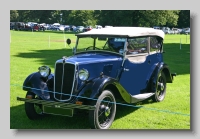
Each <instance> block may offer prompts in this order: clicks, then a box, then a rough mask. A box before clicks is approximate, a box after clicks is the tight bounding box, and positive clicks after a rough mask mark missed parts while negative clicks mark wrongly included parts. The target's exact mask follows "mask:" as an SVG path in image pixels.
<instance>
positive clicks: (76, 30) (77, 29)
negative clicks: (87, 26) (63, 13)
mask: <svg viewBox="0 0 200 139" xmlns="http://www.w3.org/2000/svg"><path fill="white" fill-rule="evenodd" d="M83 29H84V26H77V27H75V28H73V31H74V32H83Z"/></svg>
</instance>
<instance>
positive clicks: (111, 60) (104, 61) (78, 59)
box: [65, 53, 122, 88]
mask: <svg viewBox="0 0 200 139" xmlns="http://www.w3.org/2000/svg"><path fill="white" fill-rule="evenodd" d="M65 62H69V63H74V64H77V65H78V71H79V70H81V69H87V70H88V72H89V78H88V80H91V79H94V78H98V77H99V76H100V74H101V73H102V72H103V74H104V75H107V76H110V77H111V78H114V79H115V78H117V75H118V69H119V68H120V66H121V64H122V56H120V55H115V54H113V55H111V54H109V55H108V54H102V53H89V54H88V53H86V54H80V55H75V56H72V57H69V58H68V59H66V61H65ZM81 82H82V81H81V80H80V79H78V88H80V86H81Z"/></svg>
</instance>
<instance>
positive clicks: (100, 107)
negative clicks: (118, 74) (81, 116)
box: [89, 90, 116, 129]
mask: <svg viewBox="0 0 200 139" xmlns="http://www.w3.org/2000/svg"><path fill="white" fill-rule="evenodd" d="M115 113H116V101H115V97H114V95H113V94H112V92H111V91H109V90H104V91H103V92H102V94H101V95H100V96H99V98H98V100H97V102H96V109H95V110H92V111H90V113H89V121H90V125H91V128H93V129H108V128H109V127H110V126H111V125H112V122H113V120H114V118H115Z"/></svg>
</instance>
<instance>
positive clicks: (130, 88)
mask: <svg viewBox="0 0 200 139" xmlns="http://www.w3.org/2000/svg"><path fill="white" fill-rule="evenodd" d="M161 61H162V55H161V54H152V55H148V56H147V57H146V60H145V62H143V63H134V62H131V61H129V60H128V59H126V60H125V63H124V68H125V69H128V71H126V70H124V71H123V73H122V75H121V78H120V80H119V82H120V84H121V85H122V86H123V87H124V88H125V89H126V91H127V92H129V93H130V94H131V95H137V94H140V93H142V92H141V91H142V90H145V89H146V88H147V85H148V83H149V80H150V77H151V76H150V75H152V73H153V71H154V70H155V68H156V65H157V64H155V63H156V62H157V63H159V62H161Z"/></svg>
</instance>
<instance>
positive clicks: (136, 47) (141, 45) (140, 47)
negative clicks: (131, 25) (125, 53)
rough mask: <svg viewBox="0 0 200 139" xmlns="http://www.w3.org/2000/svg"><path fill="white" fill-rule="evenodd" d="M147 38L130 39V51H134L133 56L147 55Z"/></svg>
mask: <svg viewBox="0 0 200 139" xmlns="http://www.w3.org/2000/svg"><path fill="white" fill-rule="evenodd" d="M147 40H148V39H147V37H140V38H130V39H128V46H127V48H128V50H129V51H132V52H133V53H132V54H137V53H147V45H148V43H147Z"/></svg>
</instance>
